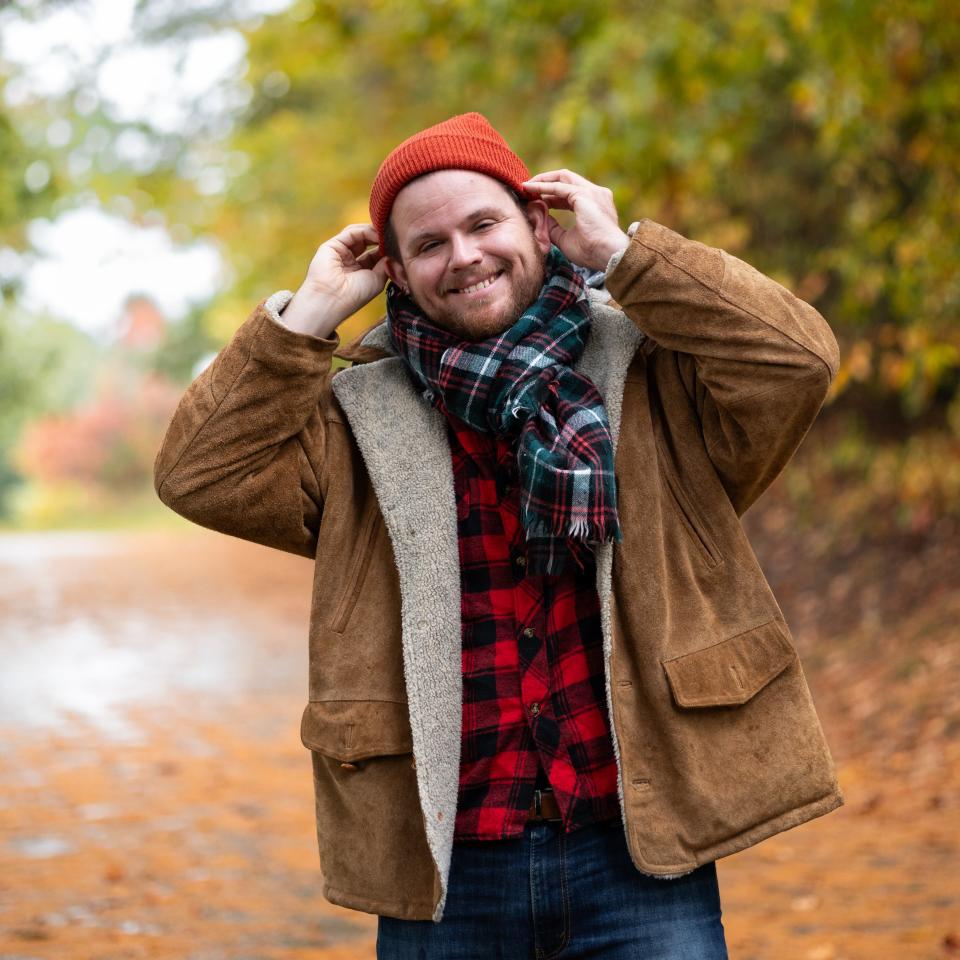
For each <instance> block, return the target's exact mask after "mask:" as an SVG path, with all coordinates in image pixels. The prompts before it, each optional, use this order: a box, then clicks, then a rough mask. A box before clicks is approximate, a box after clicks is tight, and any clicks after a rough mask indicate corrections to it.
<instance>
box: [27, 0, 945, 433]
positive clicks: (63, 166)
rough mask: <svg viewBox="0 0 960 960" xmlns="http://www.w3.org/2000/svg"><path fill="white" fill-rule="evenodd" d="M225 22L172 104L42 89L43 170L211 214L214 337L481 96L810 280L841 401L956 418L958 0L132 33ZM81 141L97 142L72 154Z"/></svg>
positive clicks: (157, 7) (157, 8) (344, 14)
mask: <svg viewBox="0 0 960 960" xmlns="http://www.w3.org/2000/svg"><path fill="white" fill-rule="evenodd" d="M214 30H221V31H240V32H241V33H242V34H243V35H244V37H245V38H246V41H247V44H248V47H249V53H248V57H247V61H248V67H247V69H246V73H245V75H242V76H241V75H238V76H236V77H232V78H228V79H227V80H225V81H224V83H223V84H222V86H221V87H220V88H217V89H216V90H215V91H213V92H211V94H210V95H209V96H207V97H204V98H203V100H201V101H199V102H198V103H197V104H196V110H195V112H194V114H193V115H192V116H191V117H190V118H189V120H188V121H187V122H185V124H184V128H183V129H182V130H179V131H176V132H171V131H169V130H161V129H158V128H154V127H153V126H152V125H151V123H150V122H149V121H148V120H143V121H138V122H137V123H121V122H118V121H116V120H115V119H114V118H113V117H112V116H111V113H110V110H109V109H108V108H107V107H106V106H104V104H103V103H101V102H100V101H99V99H98V98H97V96H96V95H95V84H94V83H93V80H94V78H92V77H88V78H86V80H85V81H83V83H78V86H77V89H75V90H74V91H72V92H71V93H70V94H69V95H68V96H66V97H64V98H62V99H61V100H59V101H56V102H50V103H48V104H46V106H45V107H44V106H43V105H38V104H35V103H34V104H31V106H30V109H31V110H32V111H34V113H36V112H37V111H38V110H41V109H46V110H48V111H49V115H50V117H54V116H64V115H67V114H69V115H70V116H71V120H72V121H73V124H74V126H73V134H72V136H73V140H72V141H71V143H70V144H69V145H68V148H64V149H63V150H62V151H60V153H59V155H58V154H56V152H55V151H54V153H53V155H52V156H50V157H47V159H46V160H45V161H44V162H47V163H49V164H50V165H51V170H52V177H51V182H52V183H54V184H65V183H66V182H67V180H69V184H70V190H71V191H78V192H81V193H82V192H83V191H90V190H92V191H94V193H95V195H97V196H99V197H100V198H101V199H102V200H103V202H104V203H114V204H120V206H122V208H123V209H125V210H127V211H128V213H129V215H130V216H131V217H133V218H134V219H136V218H139V217H146V216H148V215H150V212H151V211H156V210H160V211H162V215H163V218H164V220H165V222H166V223H167V224H168V226H169V228H170V229H171V230H172V231H173V233H174V235H175V236H176V237H177V239H184V240H186V239H189V238H191V237H192V236H194V235H196V234H200V233H204V234H208V235H213V236H215V237H216V238H217V239H218V240H219V242H220V243H221V245H222V249H223V251H224V253H225V255H226V256H227V258H228V259H229V261H230V263H231V265H232V267H233V268H234V276H235V280H234V281H233V283H232V284H231V285H230V286H229V288H227V289H224V290H223V291H222V292H221V293H220V294H219V296H218V297H217V298H216V299H215V301H214V302H213V303H212V304H210V306H209V309H208V310H207V311H206V312H205V315H204V318H203V322H204V325H205V326H206V328H207V330H208V331H209V332H210V333H211V334H212V335H213V336H214V337H215V338H216V339H217V340H223V339H224V338H226V337H227V336H229V334H230V333H231V332H232V331H233V329H235V328H236V326H237V325H238V323H239V322H241V321H242V320H243V319H244V318H245V317H246V316H247V314H248V313H249V310H250V309H251V307H252V305H253V304H254V303H255V302H256V301H257V300H259V299H260V298H261V297H263V296H265V295H267V294H268V293H270V292H272V291H273V290H274V289H278V288H280V287H290V288H295V287H296V286H297V285H299V283H300V281H301V280H302V277H303V274H304V272H305V270H306V266H307V264H308V263H309V260H310V258H311V256H312V253H313V251H314V250H315V248H316V246H317V244H318V243H320V242H321V241H322V240H324V239H325V238H326V237H327V236H329V235H330V234H331V233H332V232H333V231H335V230H336V229H338V228H339V227H340V226H341V225H342V224H343V223H345V222H350V221H354V220H358V219H366V218H367V212H366V200H367V192H368V189H369V184H370V181H371V179H372V177H373V175H374V174H375V172H376V169H377V166H378V164H379V162H380V160H381V159H382V157H383V156H384V155H385V154H386V152H387V151H388V150H389V149H390V148H391V147H392V146H393V145H394V144H395V143H397V142H398V141H399V140H400V139H401V138H402V137H404V136H406V135H407V134H409V133H411V132H412V131H414V130H416V129H417V128H419V127H421V126H423V125H425V124H428V123H430V122H434V121H436V120H439V119H441V118H443V117H445V116H449V115H450V114H452V113H455V112H462V111H465V110H480V111H481V112H484V113H486V114H487V115H488V116H489V117H490V118H491V120H492V121H493V122H494V123H495V124H496V125H497V126H498V127H499V128H500V129H502V130H503V132H504V133H505V134H506V135H507V137H508V139H509V140H510V141H511V143H512V144H513V146H514V147H515V148H516V149H517V151H518V152H519V153H520V154H521V155H522V156H524V158H525V159H526V160H527V162H528V164H529V165H530V166H531V168H533V169H534V170H537V169H549V168H552V167H556V166H561V165H562V166H569V167H573V168H576V169H578V170H580V171H581V172H582V173H584V174H585V175H586V176H588V177H591V178H592V179H595V180H598V181H600V182H603V183H606V184H608V185H609V186H610V187H611V188H613V189H614V191H615V194H616V197H617V201H618V204H619V207H620V210H621V211H622V214H623V218H624V220H625V221H629V220H631V219H635V218H639V217H641V216H649V217H652V218H654V219H656V220H658V221H660V222H662V223H665V224H667V225H668V226H671V227H673V228H675V229H677V230H679V231H681V232H683V233H685V234H686V235H688V236H691V237H694V238H696V239H700V240H703V241H704V242H707V243H711V244H715V245H718V246H722V247H724V248H725V249H727V250H729V251H730V252H732V253H735V254H737V255H740V256H742V257H743V258H745V259H747V260H748V261H750V262H751V263H754V264H755V265H756V266H757V267H758V268H759V269H761V270H763V271H764V272H766V273H768V274H770V275H772V276H774V277H775V278H776V279H779V280H780V281H781V282H783V283H784V284H785V285H786V286H788V287H790V288H791V289H793V290H795V291H796V292H797V293H798V294H799V295H800V296H802V297H804V298H805V299H807V300H809V301H810V302H812V303H814V304H815V305H816V306H817V307H818V308H819V309H820V310H821V311H822V312H823V313H824V314H825V315H826V316H827V318H828V319H829V321H830V323H831V325H832V326H833V327H834V329H835V330H837V332H838V334H839V335H840V338H841V340H842V347H843V367H842V369H841V372H840V376H839V377H838V378H837V381H836V385H835V394H836V393H841V392H844V391H846V393H847V398H846V402H847V403H849V404H852V405H856V406H859V407H861V408H862V409H863V410H864V411H866V412H867V413H868V414H870V413H871V411H872V414H873V419H876V418H877V411H881V412H882V414H883V417H884V420H885V422H891V419H890V417H889V414H890V413H891V412H892V413H893V414H897V413H899V414H900V415H901V417H904V418H906V422H909V418H912V417H919V416H921V415H924V416H930V415H933V416H935V417H939V418H940V422H941V423H942V424H946V423H960V399H958V396H960V393H958V386H960V329H958V325H957V323H956V320H957V311H958V304H960V272H958V271H957V270H956V268H955V260H956V250H957V249H958V247H960V243H958V241H960V236H958V234H960V229H958V226H957V224H958V223H960V218H958V216H957V213H958V210H957V206H958V201H957V197H958V196H960V191H958V189H957V186H958V184H957V178H958V170H960V162H958V161H960V83H958V79H960V78H958V75H957V64H958V62H960V56H958V55H960V20H958V19H957V18H956V17H955V16H954V15H953V8H952V4H950V3H949V2H948V0H892V2H890V3H884V4H876V3H873V2H869V0H843V2H840V0H759V2H757V3H752V4H746V5H744V4H741V3H736V2H734V0H712V2H706V0H678V2H677V3H672V4H656V3H653V2H650V0H625V2H623V3H621V4H616V5H610V4H603V3H600V2H599V0H577V2H574V0H552V2H550V3H547V2H546V0H510V2H507V0H484V2H480V0H446V2H443V3H437V2H435V0H403V2H401V0H353V2H351V3H349V4H347V3H343V2H339V0H316V2H314V0H296V2H294V3H292V4H291V6H290V7H289V9H288V10H286V11H284V12H282V13H278V14H276V15H272V16H267V17H263V16H251V15H250V13H249V10H247V9H246V8H245V7H244V5H243V4H241V3H239V2H231V0H209V2H207V3H205V4H202V5H199V6H191V7H188V8H183V7H176V8H175V7H174V6H173V5H171V4H157V3H146V2H144V0H140V2H138V5H137V12H136V19H135V34H136V38H137V39H136V42H137V43H138V44H143V43H155V44H158V45H171V44H173V45H176V44H178V43H180V44H182V45H183V46H184V49H186V45H187V44H188V42H189V41H191V40H193V39H195V38H196V37H198V36H202V35H204V33H205V32H206V33H207V34H209V33H210V32H211V31H214ZM79 106H82V108H83V109H82V110H81V109H79ZM71 111H72V112H71ZM34 127H36V128H37V129H43V125H42V124H40V123H39V122H35V123H34ZM94 134H96V135H94ZM124 137H126V138H127V140H128V141H129V138H130V137H135V138H138V141H137V142H138V143H141V145H143V144H146V145H147V146H146V147H144V149H142V150H140V151H139V152H138V153H137V159H136V160H130V159H129V157H128V153H125V152H124V151H123V150H114V149H112V147H115V146H116V145H118V144H120V143H121V141H122V138H124ZM91 142H92V143H93V144H94V146H95V147H97V145H99V146H98V147H97V149H94V148H92V147H91V146H90V145H91ZM147 147H149V149H148V148H147ZM77 150H80V151H81V152H83V151H84V150H86V151H87V153H86V154H84V156H87V154H89V157H88V159H89V161H90V162H89V164H88V165H86V166H85V165H84V164H83V163H79V162H77V161H74V163H73V164H72V167H71V164H70V162H69V157H70V156H72V155H73V153H74V152H76V151H77ZM91 151H92V152H91ZM145 157H146V158H147V159H146V160H145V159H144V158H145ZM101 160H102V162H101ZM17 182H19V181H17ZM121 201H122V202H121ZM119 208H120V207H118V209H119ZM381 309H382V303H377V304H375V305H373V306H371V307H370V308H369V309H368V310H367V311H365V312H364V313H363V315H362V316H361V317H359V318H357V320H356V321H355V322H353V323H351V324H347V325H346V326H345V328H344V336H349V335H351V334H352V333H355V332H357V330H358V328H359V327H361V326H363V325H366V324H367V323H369V322H370V321H372V320H373V319H375V317H376V315H377V314H378V312H379V311H380V310H381ZM891 400H892V401H893V404H892V405H891V403H890V401H891ZM894 419H896V418H894ZM902 423H903V421H902Z"/></svg>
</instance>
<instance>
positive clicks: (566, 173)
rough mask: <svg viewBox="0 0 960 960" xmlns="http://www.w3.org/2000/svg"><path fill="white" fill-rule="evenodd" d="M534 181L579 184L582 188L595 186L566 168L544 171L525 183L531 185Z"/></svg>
mask: <svg viewBox="0 0 960 960" xmlns="http://www.w3.org/2000/svg"><path fill="white" fill-rule="evenodd" d="M532 180H549V181H559V182H561V183H572V184H579V185H580V186H581V187H582V186H593V184H592V182H591V181H590V180H588V179H587V178H586V177H582V176H581V175H580V174H579V173H574V172H573V171H572V170H567V169H566V168H564V169H562V170H544V171H543V172H541V173H537V174H534V175H533V176H532V177H531V178H530V180H526V181H524V182H525V183H530V182H531V181H532Z"/></svg>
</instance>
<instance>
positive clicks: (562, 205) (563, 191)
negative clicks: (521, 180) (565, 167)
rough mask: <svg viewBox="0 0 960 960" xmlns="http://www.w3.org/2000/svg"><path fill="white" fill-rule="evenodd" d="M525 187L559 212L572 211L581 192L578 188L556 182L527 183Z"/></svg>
mask: <svg viewBox="0 0 960 960" xmlns="http://www.w3.org/2000/svg"><path fill="white" fill-rule="evenodd" d="M525 187H526V189H528V190H529V192H530V193H533V194H535V195H536V196H537V198H538V199H540V200H542V201H543V202H544V203H546V204H547V205H548V206H551V207H554V208H555V209H557V210H572V209H573V199H574V197H575V196H576V195H577V191H578V190H579V188H578V187H575V186H572V185H570V184H566V183H558V182H556V181H553V182H551V183H527V184H525Z"/></svg>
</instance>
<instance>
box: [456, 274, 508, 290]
mask: <svg viewBox="0 0 960 960" xmlns="http://www.w3.org/2000/svg"><path fill="white" fill-rule="evenodd" d="M498 276H500V274H498V273H495V274H494V275H493V276H492V277H487V279H486V280H481V281H480V282H479V283H475V284H474V285H473V286H472V287H464V288H463V289H462V290H460V291H459V293H475V292H476V291H477V290H482V289H483V288H484V287H489V286H490V284H491V283H493V281H494V280H496V279H497V277H498Z"/></svg>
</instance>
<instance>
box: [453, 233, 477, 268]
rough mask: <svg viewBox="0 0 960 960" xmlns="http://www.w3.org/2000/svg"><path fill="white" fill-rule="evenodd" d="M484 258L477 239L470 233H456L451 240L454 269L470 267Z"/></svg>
mask: <svg viewBox="0 0 960 960" xmlns="http://www.w3.org/2000/svg"><path fill="white" fill-rule="evenodd" d="M482 259H483V252H482V251H481V250H480V245H479V244H478V243H477V241H476V239H475V238H474V237H472V236H471V235H470V234H468V233H460V232H457V233H454V234H453V236H452V238H451V240H450V266H451V267H453V268H454V269H460V268H462V267H468V266H470V264H472V263H479V262H480V261H481V260H482Z"/></svg>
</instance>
